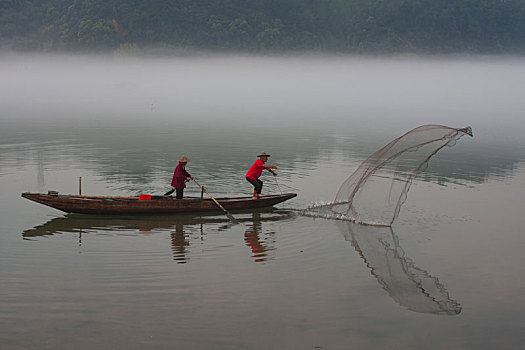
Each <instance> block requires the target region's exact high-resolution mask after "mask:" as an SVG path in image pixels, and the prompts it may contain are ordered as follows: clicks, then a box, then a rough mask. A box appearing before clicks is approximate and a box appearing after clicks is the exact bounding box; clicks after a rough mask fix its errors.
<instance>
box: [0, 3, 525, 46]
mask: <svg viewBox="0 0 525 350" xmlns="http://www.w3.org/2000/svg"><path fill="white" fill-rule="evenodd" d="M524 38H525V0H149V1H146V0H34V1H30V0H0V45H1V47H2V48H4V49H5V48H7V49H14V50H38V51H58V50H60V51H64V50H66V51H108V50H109V51H118V52H129V51H135V50H140V49H151V48H166V49H206V50H218V51H226V50H235V51H247V52H261V51H282V50H286V51H306V50H308V51H336V52H372V53H390V52H415V53H450V52H473V53H501V52H506V53H519V52H525V40H524Z"/></svg>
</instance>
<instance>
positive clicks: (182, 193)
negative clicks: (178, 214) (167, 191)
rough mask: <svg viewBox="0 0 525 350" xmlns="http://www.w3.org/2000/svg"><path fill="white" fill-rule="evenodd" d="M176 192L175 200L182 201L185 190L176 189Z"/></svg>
mask: <svg viewBox="0 0 525 350" xmlns="http://www.w3.org/2000/svg"><path fill="white" fill-rule="evenodd" d="M175 191H177V192H176V195H175V198H177V199H182V196H183V195H184V189H183V188H181V189H180V190H179V189H178V188H177V189H175Z"/></svg>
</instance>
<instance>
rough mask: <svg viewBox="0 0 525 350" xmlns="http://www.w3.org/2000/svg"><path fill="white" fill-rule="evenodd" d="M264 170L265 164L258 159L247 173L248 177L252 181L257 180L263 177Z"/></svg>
mask: <svg viewBox="0 0 525 350" xmlns="http://www.w3.org/2000/svg"><path fill="white" fill-rule="evenodd" d="M263 170H264V162H263V161H262V160H260V159H257V160H256V161H255V163H253V165H252V166H251V167H250V169H249V170H248V172H247V173H246V177H247V178H249V179H252V180H257V179H258V178H259V177H260V176H261V174H262V172H263Z"/></svg>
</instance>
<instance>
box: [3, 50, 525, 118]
mask: <svg viewBox="0 0 525 350" xmlns="http://www.w3.org/2000/svg"><path fill="white" fill-rule="evenodd" d="M0 76H1V77H2V79H1V80H0V105H1V109H2V113H1V117H0V118H1V119H0V120H15V119H16V120H28V121H33V120H53V121H54V120H64V119H67V120H76V119H79V120H82V119H90V120H103V119H110V120H118V121H122V122H124V121H126V120H148V121H151V122H153V123H154V122H155V121H166V120H170V121H174V122H177V121H182V120H193V121H209V120H233V121H239V122H246V123H250V122H253V121H255V120H266V121H276V122H283V121H289V122H291V123H296V122H299V121H301V122H303V121H304V122H306V121H313V122H322V121H329V120H345V119H348V118H351V119H355V120H378V121H380V120H381V119H382V118H388V119H391V118H396V119H399V120H400V121H404V120H410V121H412V120H416V121H417V124H425V123H440V124H451V126H457V127H460V126H465V125H471V124H476V123H480V122H484V123H492V122H494V123H502V122H508V123H509V124H510V125H512V123H513V122H514V121H519V120H521V118H522V112H523V110H525V99H524V98H523V87H524V84H525V83H524V82H525V60H524V59H522V58H500V59H496V58H469V59H467V58H443V59H423V58H392V59H388V58H366V57H352V56H337V57H325V56H309V57H250V56H241V57H232V56H214V57H206V56H199V57H184V58H175V57H174V58H153V57H150V58H127V57H115V56H103V57H101V56H66V55H56V56H55V55H41V56H23V55H9V54H4V55H1V56H0Z"/></svg>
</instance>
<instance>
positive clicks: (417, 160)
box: [304, 125, 472, 226]
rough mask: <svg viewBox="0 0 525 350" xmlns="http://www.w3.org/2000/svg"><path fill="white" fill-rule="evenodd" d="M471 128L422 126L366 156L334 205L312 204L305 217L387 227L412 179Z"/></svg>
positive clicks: (336, 198)
mask: <svg viewBox="0 0 525 350" xmlns="http://www.w3.org/2000/svg"><path fill="white" fill-rule="evenodd" d="M464 135H470V136H472V129H471V128H470V127H465V128H461V129H456V128H451V127H448V126H443V125H423V126H420V127H417V128H415V129H413V130H410V131H409V132H407V133H405V134H404V135H402V136H400V137H398V138H396V139H395V140H393V141H391V142H390V143H388V144H387V145H386V146H384V147H383V148H381V149H380V150H378V151H377V152H375V153H374V154H372V155H371V156H370V157H368V158H367V159H366V160H365V161H364V162H363V163H361V165H360V166H359V167H358V168H357V169H356V171H355V172H354V173H353V174H352V175H350V177H349V178H348V179H346V181H345V182H344V183H343V184H342V186H341V187H340V188H339V191H338V192H337V195H336V197H335V200H334V202H333V203H327V204H319V205H314V206H312V207H310V208H308V209H306V210H305V211H304V214H305V215H310V216H319V217H325V218H330V219H340V220H348V221H353V222H357V223H361V224H368V225H376V226H390V225H392V223H393V222H394V220H395V218H396V217H397V216H398V214H399V210H400V208H401V205H402V204H403V203H404V202H405V200H406V197H407V192H408V190H409V188H410V185H411V183H412V180H413V178H414V176H415V175H416V174H418V173H420V172H421V171H424V170H425V169H426V167H427V165H428V161H429V160H430V158H431V157H432V156H434V155H435V154H436V153H437V152H438V151H439V150H441V149H442V148H443V147H445V146H454V145H455V144H456V141H457V140H459V139H460V138H461V137H462V136H464Z"/></svg>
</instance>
